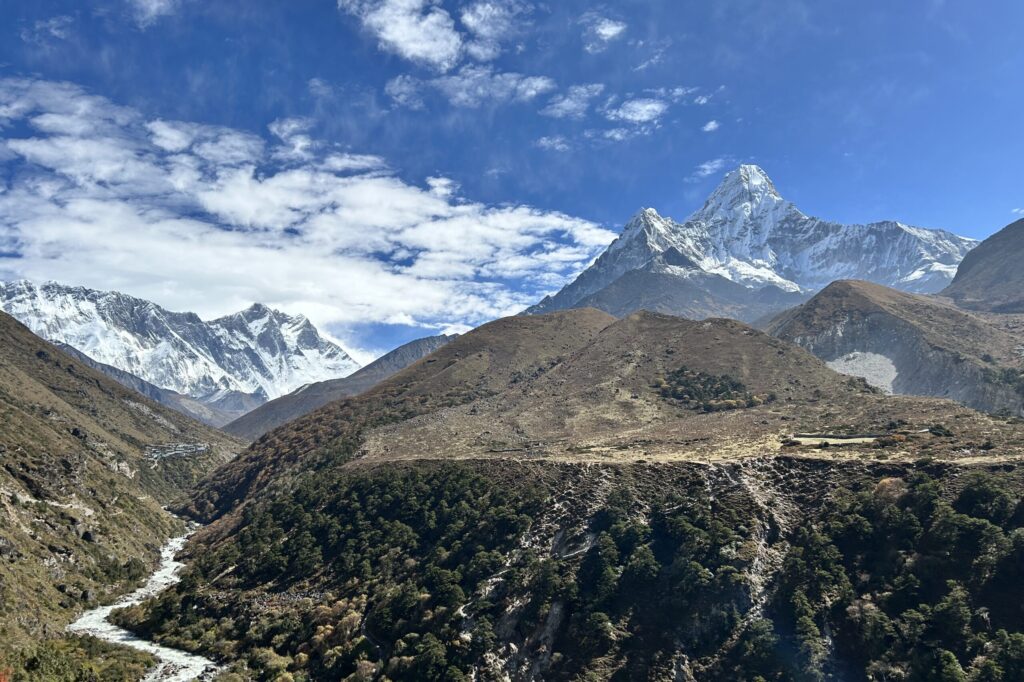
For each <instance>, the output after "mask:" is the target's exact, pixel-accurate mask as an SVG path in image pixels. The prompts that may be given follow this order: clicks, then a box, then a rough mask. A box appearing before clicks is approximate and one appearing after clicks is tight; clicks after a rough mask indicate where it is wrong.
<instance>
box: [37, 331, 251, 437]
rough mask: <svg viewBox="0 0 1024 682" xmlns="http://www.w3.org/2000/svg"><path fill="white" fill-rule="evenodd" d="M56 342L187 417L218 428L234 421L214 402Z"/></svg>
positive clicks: (113, 376)
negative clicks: (197, 397) (145, 377)
mask: <svg viewBox="0 0 1024 682" xmlns="http://www.w3.org/2000/svg"><path fill="white" fill-rule="evenodd" d="M54 345H55V346H56V347H57V348H59V349H60V350H61V351H63V352H64V353H67V354H68V355H69V356H71V357H72V358H75V359H76V360H78V361H80V362H82V363H84V364H86V365H88V366H89V367H92V368H93V369H95V370H96V371H98V372H102V373H103V374H106V375H107V376H108V377H110V378H111V379H113V380H114V381H116V382H117V383H119V384H121V385H122V386H124V387H126V388H130V389H132V390H133V391H136V392H137V393H141V394H142V395H144V396H146V397H147V398H149V399H150V400H152V401H154V402H158V403H160V404H161V405H163V406H164V407H169V408H171V409H172V410H176V411H178V412H181V413H182V414H183V415H185V416H186V417H191V418H192V419H195V420H196V421H200V422H202V423H204V424H207V425H209V426H213V427H216V428H220V427H222V426H224V425H225V424H227V423H228V422H229V421H231V417H230V415H229V413H227V412H224V411H222V410H218V409H217V408H215V407H213V406H211V405H207V404H205V403H202V402H200V401H198V400H196V399H195V398H190V397H189V396H186V395H182V394H180V393H177V392H176V391H172V390H170V389H167V388H160V387H159V386H155V385H153V384H151V383H149V382H148V381H146V380H145V379H140V378H139V377H137V376H135V375H134V374H132V373H130V372H125V371H124V370H123V369H118V368H117V367H112V366H111V365H104V364H103V363H102V362H96V361H95V360H93V359H92V358H90V357H89V356H88V355H86V354H85V353H83V352H82V351H80V350H78V349H77V348H74V347H72V346H69V345H67V344H66V343H55V344H54Z"/></svg>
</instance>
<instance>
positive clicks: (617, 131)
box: [602, 128, 633, 142]
mask: <svg viewBox="0 0 1024 682" xmlns="http://www.w3.org/2000/svg"><path fill="white" fill-rule="evenodd" d="M602 136H603V137H604V138H605V139H606V140H611V141H613V142H623V141H625V140H628V139H629V138H631V137H633V131H632V130H628V129H627V128H612V129H610V130H605V131H604V132H603V133H602Z"/></svg>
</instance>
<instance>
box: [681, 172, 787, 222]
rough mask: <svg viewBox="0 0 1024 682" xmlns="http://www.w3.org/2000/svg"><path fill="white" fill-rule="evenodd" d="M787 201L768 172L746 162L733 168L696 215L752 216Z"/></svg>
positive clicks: (768, 210)
mask: <svg viewBox="0 0 1024 682" xmlns="http://www.w3.org/2000/svg"><path fill="white" fill-rule="evenodd" d="M785 203H787V202H786V200H785V199H783V198H782V195H780V194H779V192H778V190H776V189H775V184H774V183H773V182H772V181H771V178H769V177H768V174H767V173H765V172H764V170H762V169H761V167H760V166H754V165H750V164H744V165H742V166H740V167H739V168H737V169H736V170H733V171H730V172H729V173H727V174H726V175H725V177H724V178H723V179H722V182H721V183H719V185H718V187H717V188H716V189H715V191H714V192H712V193H711V196H710V197H708V200H707V201H706V202H704V206H703V207H702V208H701V209H700V211H698V212H697V213H696V214H694V216H693V218H697V217H712V216H723V217H724V216H733V217H739V216H744V217H748V218H749V217H752V216H755V215H760V214H763V213H765V212H770V211H772V210H774V209H775V208H776V207H777V206H778V205H779V204H785Z"/></svg>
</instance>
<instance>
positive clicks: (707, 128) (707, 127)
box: [701, 119, 722, 133]
mask: <svg viewBox="0 0 1024 682" xmlns="http://www.w3.org/2000/svg"><path fill="white" fill-rule="evenodd" d="M721 127H722V124H720V123H719V122H718V121H716V120H714V119H711V120H710V121H708V122H707V123H705V124H704V126H703V127H702V128H701V130H703V131H704V132H705V133H713V132H715V131H716V130H718V129H719V128H721Z"/></svg>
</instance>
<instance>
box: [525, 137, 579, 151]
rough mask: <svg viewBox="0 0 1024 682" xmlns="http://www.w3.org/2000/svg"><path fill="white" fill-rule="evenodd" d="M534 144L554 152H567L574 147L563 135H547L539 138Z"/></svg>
mask: <svg viewBox="0 0 1024 682" xmlns="http://www.w3.org/2000/svg"><path fill="white" fill-rule="evenodd" d="M534 144H536V145H537V146H538V147H540V148H541V149H547V150H548V151H553V152H567V151H569V150H570V149H571V148H572V147H571V145H570V144H569V141H568V140H567V139H565V137H563V136H562V135H551V136H545V137H542V138H540V139H538V140H537V141H536V142H535V143H534Z"/></svg>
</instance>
